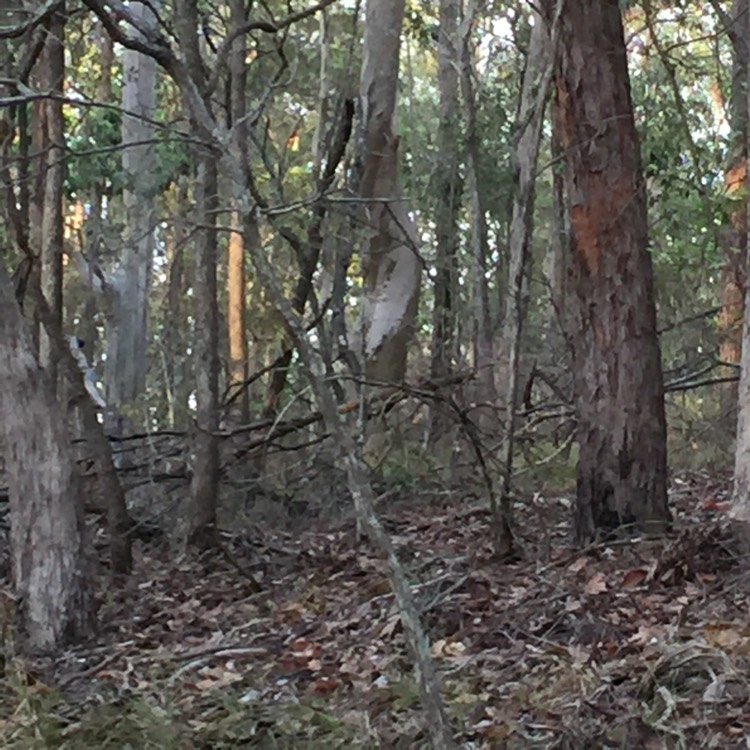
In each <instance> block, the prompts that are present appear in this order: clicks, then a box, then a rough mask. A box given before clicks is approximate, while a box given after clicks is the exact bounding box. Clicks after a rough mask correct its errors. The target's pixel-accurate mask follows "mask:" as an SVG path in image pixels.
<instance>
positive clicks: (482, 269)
mask: <svg viewBox="0 0 750 750" xmlns="http://www.w3.org/2000/svg"><path fill="white" fill-rule="evenodd" d="M476 15H477V4H476V0H469V3H468V6H467V9H466V13H465V17H464V20H463V23H462V26H461V96H462V99H463V106H464V112H465V118H466V184H467V188H468V193H469V200H470V217H471V219H470V220H471V258H472V264H473V268H472V270H473V277H474V290H473V305H472V309H473V310H474V315H475V318H474V350H475V352H474V367H475V369H476V372H477V381H478V388H477V394H476V396H477V398H476V401H477V403H478V404H479V405H480V406H479V409H478V412H477V416H476V420H477V424H478V426H479V428H480V431H481V432H482V433H483V434H489V435H493V433H494V432H495V431H496V428H497V426H498V420H497V415H496V412H495V406H496V401H497V388H496V386H495V365H496V362H495V347H494V341H493V337H492V333H493V329H492V309H491V304H490V295H489V288H488V283H489V282H488V279H487V276H488V271H489V265H488V263H487V257H488V252H487V247H488V237H487V220H486V218H485V207H484V197H483V195H482V190H481V187H480V185H479V162H480V159H481V154H480V149H479V145H480V137H479V132H478V128H477V114H476V95H475V93H474V81H473V77H474V64H473V47H472V38H473V37H472V31H473V29H474V25H475V21H476ZM493 436H494V435H493Z"/></svg>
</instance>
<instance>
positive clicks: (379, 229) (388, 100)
mask: <svg viewBox="0 0 750 750" xmlns="http://www.w3.org/2000/svg"><path fill="white" fill-rule="evenodd" d="M366 16H367V18H366V24H365V40H364V63H363V66H362V82H361V91H362V101H363V113H362V120H363V125H364V149H365V155H364V160H363V164H364V167H363V170H362V179H361V181H360V195H361V196H362V198H363V199H365V201H366V211H367V220H366V221H367V225H368V227H369V242H368V248H367V252H366V259H365V263H364V264H363V265H364V268H365V273H364V275H365V286H366V291H367V296H366V304H365V342H364V353H365V359H366V362H367V365H366V372H367V375H368V377H370V378H373V379H375V380H380V381H388V382H400V381H402V380H403V379H404V377H405V375H406V354H407V348H408V345H409V342H410V341H411V339H412V337H413V335H414V328H415V324H416V315H417V307H418V304H419V288H420V282H421V275H422V260H421V257H420V256H419V245H420V242H419V239H418V237H417V231H416V227H415V225H414V222H413V221H412V218H411V216H410V215H409V211H408V208H407V205H406V203H405V201H404V200H402V199H401V195H400V190H399V183H398V136H397V134H396V122H395V120H396V99H397V93H398V81H399V52H400V46H401V26H402V24H403V20H404V0H369V1H368V3H367V13H366Z"/></svg>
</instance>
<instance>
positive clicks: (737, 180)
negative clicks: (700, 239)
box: [718, 0, 750, 432]
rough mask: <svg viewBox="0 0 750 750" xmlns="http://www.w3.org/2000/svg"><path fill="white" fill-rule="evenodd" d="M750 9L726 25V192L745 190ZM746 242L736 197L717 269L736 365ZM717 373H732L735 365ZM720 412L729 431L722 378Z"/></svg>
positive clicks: (728, 351)
mask: <svg viewBox="0 0 750 750" xmlns="http://www.w3.org/2000/svg"><path fill="white" fill-rule="evenodd" d="M748 11H750V3H748V0H735V2H734V3H733V5H732V10H731V14H730V19H731V27H730V28H729V29H728V31H729V37H730V39H731V41H732V51H733V56H732V88H731V98H730V106H729V121H730V126H731V134H730V141H731V143H730V149H729V155H728V158H727V163H726V170H725V177H724V181H725V185H726V190H727V193H728V194H729V195H738V196H741V195H744V192H745V191H746V189H747V122H748V116H747V113H748V105H747V99H748V97H747V85H748V60H749V59H750V50H749V49H748V37H747V35H746V33H745V27H746V25H747V24H746V21H745V19H746V17H747V14H748ZM746 243H747V212H746V210H745V205H744V201H738V202H737V205H736V206H734V207H733V209H732V210H731V211H730V215H729V226H728V227H726V228H725V231H724V232H723V235H722V245H723V247H722V250H723V253H724V267H723V268H722V274H721V311H720V312H719V321H718V323H719V340H720V344H719V359H720V360H721V361H722V362H726V363H729V364H738V363H739V362H740V360H741V358H742V312H743V305H744V299H745V285H746V283H747V276H746V274H745V262H744V260H745V246H746ZM726 369H727V371H726V372H723V373H720V374H722V375H724V376H728V375H732V374H734V373H733V368H731V367H729V368H726ZM720 393H721V413H722V417H723V418H724V420H725V423H726V424H727V426H728V427H729V432H731V430H732V427H733V426H734V425H735V424H736V414H737V411H736V407H737V385H736V383H722V385H721V391H720Z"/></svg>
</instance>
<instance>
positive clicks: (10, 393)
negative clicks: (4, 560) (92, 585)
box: [0, 264, 95, 649]
mask: <svg viewBox="0 0 750 750" xmlns="http://www.w3.org/2000/svg"><path fill="white" fill-rule="evenodd" d="M0 361H2V362H3V363H4V364H3V367H0V441H1V442H2V443H3V444H4V448H3V452H4V455H5V459H6V462H7V468H8V481H9V485H10V502H11V549H12V559H13V580H14V585H15V590H16V595H17V597H18V601H19V602H20V609H19V624H20V626H21V628H22V631H23V635H24V636H25V638H26V639H27V641H28V644H29V646H30V647H32V648H39V649H52V648H55V647H58V646H60V645H62V644H64V643H66V642H73V641H80V640H82V639H84V638H86V637H88V636H90V635H91V634H92V632H93V630H94V624H95V616H94V613H95V609H94V601H93V598H92V597H91V595H90V592H89V585H88V580H87V573H88V571H87V570H86V563H85V556H84V522H83V507H82V500H81V488H80V479H79V476H78V474H77V470H76V465H75V461H74V458H73V453H72V449H71V447H70V439H69V435H68V433H67V430H66V427H65V422H64V419H63V416H62V414H61V413H60V408H59V406H58V404H57V401H56V399H55V394H54V391H53V388H52V384H51V382H50V380H49V378H48V377H47V375H46V373H45V372H44V371H43V370H42V369H41V368H40V367H39V364H38V362H37V360H36V358H35V357H34V353H33V350H32V348H31V344H30V341H29V338H28V336H27V334H26V331H25V328H24V321H23V319H22V317H21V314H20V310H19V308H18V305H17V303H16V300H15V297H14V293H13V287H12V284H11V281H10V278H9V277H8V274H7V272H6V270H5V267H4V266H3V265H2V264H0Z"/></svg>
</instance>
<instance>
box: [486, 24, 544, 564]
mask: <svg viewBox="0 0 750 750" xmlns="http://www.w3.org/2000/svg"><path fill="white" fill-rule="evenodd" d="M533 19H534V25H533V27H532V29H531V39H530V41H529V50H528V54H527V58H526V70H525V72H524V76H523V83H522V86H521V99H520V104H519V108H518V116H517V124H518V128H519V130H518V137H517V140H516V142H515V144H514V146H513V151H512V153H511V163H512V166H513V172H514V174H513V178H514V179H513V184H514V186H515V189H514V193H513V208H512V212H511V223H510V241H509V255H510V260H509V269H508V293H507V298H506V305H505V319H504V326H503V356H504V359H505V387H504V399H503V401H504V406H505V430H504V435H503V464H504V472H503V492H502V496H501V506H500V510H501V516H502V518H501V519H500V522H501V526H500V528H499V529H497V533H498V554H500V555H507V554H509V553H510V552H511V548H512V537H511V534H510V516H511V501H510V493H511V476H512V473H513V446H514V434H515V416H516V392H517V390H518V359H519V351H520V346H521V334H522V329H523V322H524V316H525V313H526V306H527V296H528V275H529V266H530V262H531V254H530V251H529V249H530V246H531V238H532V235H533V230H534V188H535V185H536V165H537V158H538V156H539V143H540V141H541V137H542V125H543V123H544V109H545V102H546V99H547V94H548V92H549V88H550V82H551V79H552V65H551V55H550V45H549V37H548V35H547V29H546V27H545V24H544V23H543V21H542V19H541V17H540V16H539V15H538V14H536V13H535V14H534V15H533Z"/></svg>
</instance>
